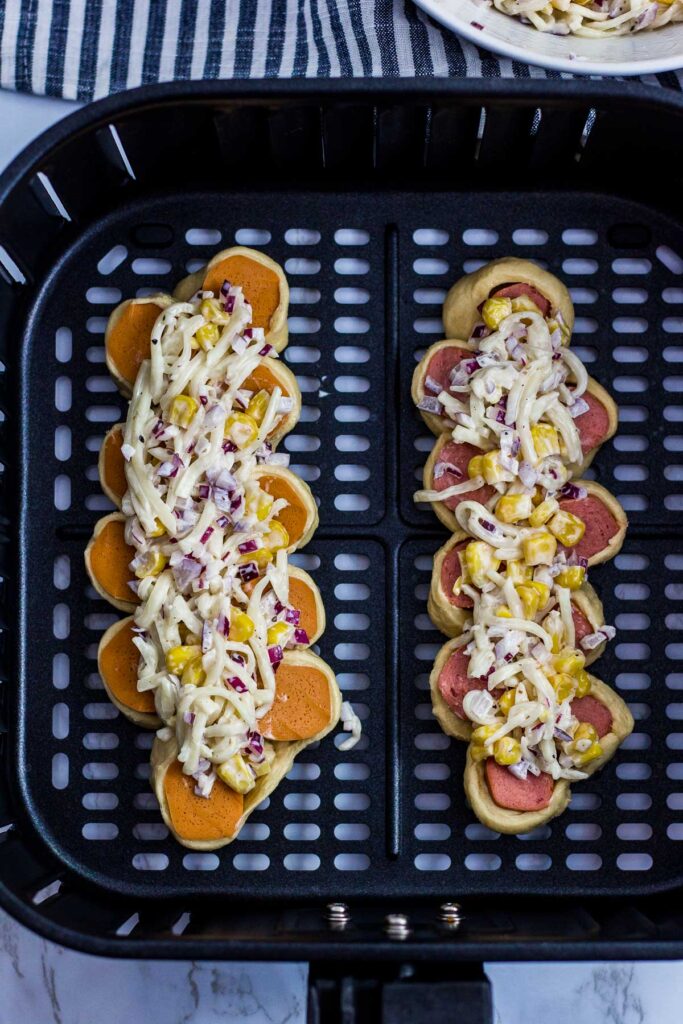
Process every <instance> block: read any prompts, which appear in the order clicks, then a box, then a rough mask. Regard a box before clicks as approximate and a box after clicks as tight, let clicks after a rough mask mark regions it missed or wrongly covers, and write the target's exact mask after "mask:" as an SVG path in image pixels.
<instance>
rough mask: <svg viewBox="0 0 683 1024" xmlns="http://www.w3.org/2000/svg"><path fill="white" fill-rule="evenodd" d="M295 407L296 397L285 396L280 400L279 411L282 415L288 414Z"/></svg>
mask: <svg viewBox="0 0 683 1024" xmlns="http://www.w3.org/2000/svg"><path fill="white" fill-rule="evenodd" d="M293 408H294V399H293V398H289V397H287V396H284V397H282V398H281V399H280V401H279V402H278V407H277V411H278V414H279V415H280V416H286V415H287V413H289V412H291V411H292V409H293Z"/></svg>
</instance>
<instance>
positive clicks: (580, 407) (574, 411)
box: [569, 398, 590, 419]
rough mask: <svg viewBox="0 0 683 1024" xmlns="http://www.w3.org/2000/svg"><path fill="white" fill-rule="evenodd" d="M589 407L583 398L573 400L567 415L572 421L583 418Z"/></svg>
mask: <svg viewBox="0 0 683 1024" xmlns="http://www.w3.org/2000/svg"><path fill="white" fill-rule="evenodd" d="M589 409H590V406H589V404H588V402H587V401H586V400H585V399H583V398H575V399H574V401H573V403H572V404H571V405H570V406H569V415H570V416H571V417H572V418H573V419H577V418H578V417H579V416H583V414H584V413H585V412H588V410H589Z"/></svg>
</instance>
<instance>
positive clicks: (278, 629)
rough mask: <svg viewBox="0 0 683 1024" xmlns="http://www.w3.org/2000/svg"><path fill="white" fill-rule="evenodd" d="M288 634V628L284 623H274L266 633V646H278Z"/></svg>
mask: <svg viewBox="0 0 683 1024" xmlns="http://www.w3.org/2000/svg"><path fill="white" fill-rule="evenodd" d="M289 632H290V627H289V626H288V625H287V623H286V622H276V623H274V624H273V625H272V626H271V627H270V629H269V630H268V633H267V640H268V646H269V647H275V646H276V645H278V644H280V643H281V641H282V640H283V639H284V638H285V637H286V636H287V634H288V633H289Z"/></svg>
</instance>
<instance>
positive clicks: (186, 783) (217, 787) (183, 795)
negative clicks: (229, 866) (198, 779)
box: [164, 758, 244, 842]
mask: <svg viewBox="0 0 683 1024" xmlns="http://www.w3.org/2000/svg"><path fill="white" fill-rule="evenodd" d="M194 787H195V781H194V779H193V778H192V777H191V776H189V775H185V774H183V769H182V765H181V764H180V761H178V760H176V759H175V758H174V759H173V761H172V762H171V764H170V765H169V766H168V768H167V770H166V774H165V775H164V796H165V797H166V801H167V803H168V814H169V817H170V819H171V823H172V825H173V829H174V831H175V832H176V833H177V834H178V836H179V838H180V839H185V840H187V841H188V842H202V841H213V840H216V839H228V838H231V837H232V836H233V835H235V833H236V831H237V829H238V826H239V822H240V818H241V817H242V814H243V813H244V797H243V796H242V794H241V793H236V792H235V790H234V789H230V787H229V786H226V785H225V783H223V782H221V780H220V779H216V781H215V782H214V784H213V789H212V790H211V793H210V794H209V796H208V797H203V796H196V795H195V792H194Z"/></svg>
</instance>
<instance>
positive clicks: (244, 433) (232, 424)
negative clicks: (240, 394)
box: [224, 412, 258, 448]
mask: <svg viewBox="0 0 683 1024" xmlns="http://www.w3.org/2000/svg"><path fill="white" fill-rule="evenodd" d="M224 434H225V437H227V438H229V439H230V440H231V441H232V443H233V444H236V445H237V447H238V448H247V447H248V446H249V445H250V444H253V442H254V441H255V440H256V438H257V437H258V424H257V422H256V420H255V419H254V418H253V416H249V415H248V414H247V413H246V412H234V413H233V414H232V415H231V416H228V418H227V420H226V421H225V431H224Z"/></svg>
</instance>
